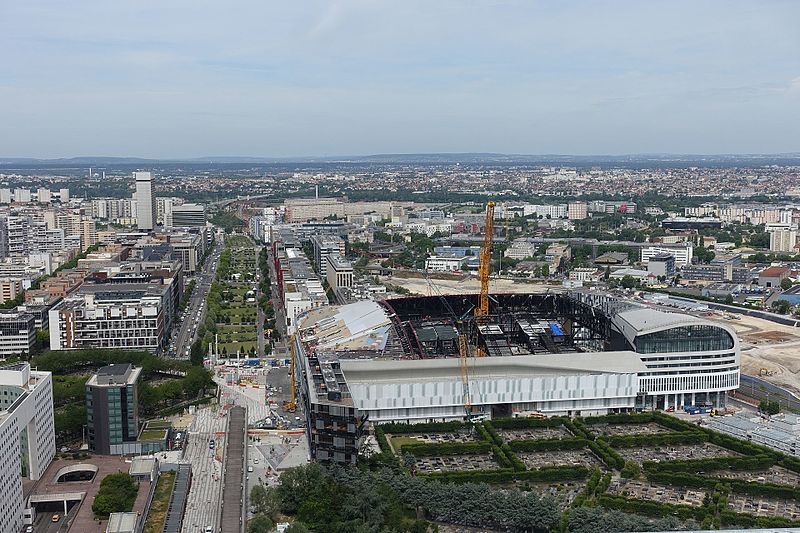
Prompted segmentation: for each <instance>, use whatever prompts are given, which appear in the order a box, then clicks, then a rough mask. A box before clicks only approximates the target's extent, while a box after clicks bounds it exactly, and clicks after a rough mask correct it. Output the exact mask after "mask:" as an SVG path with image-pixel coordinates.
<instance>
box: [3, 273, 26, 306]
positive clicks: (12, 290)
mask: <svg viewBox="0 0 800 533" xmlns="http://www.w3.org/2000/svg"><path fill="white" fill-rule="evenodd" d="M20 294H22V280H21V279H19V278H0V304H3V303H6V302H9V301H11V300H13V299H15V298H16V297H17V296H19V295H20Z"/></svg>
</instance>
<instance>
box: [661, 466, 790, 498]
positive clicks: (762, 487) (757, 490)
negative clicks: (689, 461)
mask: <svg viewBox="0 0 800 533" xmlns="http://www.w3.org/2000/svg"><path fill="white" fill-rule="evenodd" d="M647 479H648V480H649V481H653V482H657V483H664V484H667V485H675V486H679V487H692V488H706V489H712V490H713V489H714V488H715V487H716V486H717V485H718V484H721V483H723V484H725V485H728V486H729V487H730V488H731V492H736V493H739V494H748V495H750V496H766V497H771V498H782V499H787V500H789V499H793V500H798V499H800V489H798V488H795V487H789V486H786V485H775V484H772V483H748V482H746V481H740V480H738V479H714V478H709V477H706V476H698V475H695V474H686V473H683V472H648V473H647Z"/></svg>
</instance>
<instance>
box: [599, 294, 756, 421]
mask: <svg viewBox="0 0 800 533" xmlns="http://www.w3.org/2000/svg"><path fill="white" fill-rule="evenodd" d="M612 323H613V324H614V326H615V327H616V328H617V329H618V331H619V333H621V334H622V336H623V337H624V339H625V341H626V342H627V343H628V347H629V349H632V350H634V351H636V352H637V353H638V354H639V357H640V358H641V360H642V362H643V363H644V364H645V366H646V367H647V370H646V371H645V372H642V373H640V374H639V387H640V393H641V396H640V400H641V404H640V405H639V407H646V408H649V407H655V408H660V409H667V408H670V407H672V408H675V409H676V410H677V409H679V408H680V407H682V406H683V405H697V404H699V403H705V402H710V403H712V404H713V405H714V406H716V407H720V406H724V405H725V396H726V393H727V392H728V391H730V390H735V389H737V388H738V387H739V372H740V357H741V350H740V346H739V339H738V337H737V336H736V333H735V332H734V331H733V330H732V329H731V328H729V327H727V326H725V325H723V324H720V323H717V322H712V321H709V320H703V319H700V318H697V317H694V316H692V315H685V314H680V313H665V312H662V311H655V310H652V309H648V308H641V309H631V310H628V311H623V312H621V313H618V314H616V315H615V316H614V317H613V319H612Z"/></svg>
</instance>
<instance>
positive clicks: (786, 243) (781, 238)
mask: <svg viewBox="0 0 800 533" xmlns="http://www.w3.org/2000/svg"><path fill="white" fill-rule="evenodd" d="M796 244H797V230H796V229H778V230H774V231H770V232H769V251H770V252H786V253H791V254H793V253H795V245H796Z"/></svg>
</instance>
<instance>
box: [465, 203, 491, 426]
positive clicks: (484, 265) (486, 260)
mask: <svg viewBox="0 0 800 533" xmlns="http://www.w3.org/2000/svg"><path fill="white" fill-rule="evenodd" d="M494 206H495V203H494V202H493V201H491V200H490V201H489V203H487V204H486V225H485V233H484V236H483V247H482V248H481V255H480V268H479V270H478V273H479V275H480V278H481V294H480V302H479V305H478V307H476V308H475V313H474V314H475V317H476V318H477V319H479V320H480V319H481V318H483V317H486V316H488V315H489V273H490V272H491V270H492V238H493V233H494ZM458 352H459V356H460V357H461V383H462V386H463V394H464V410H465V411H466V413H467V417H470V416H472V395H471V394H470V390H469V366H468V364H467V358H468V357H469V356H470V353H469V344H468V343H467V335H466V333H464V332H462V333H461V334H460V335H459V336H458ZM485 355H486V353H485V352H484V351H483V350H480V349H479V350H478V356H479V357H483V356H485Z"/></svg>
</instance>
